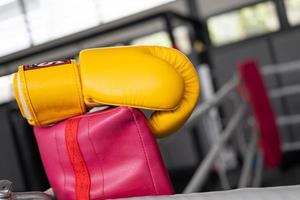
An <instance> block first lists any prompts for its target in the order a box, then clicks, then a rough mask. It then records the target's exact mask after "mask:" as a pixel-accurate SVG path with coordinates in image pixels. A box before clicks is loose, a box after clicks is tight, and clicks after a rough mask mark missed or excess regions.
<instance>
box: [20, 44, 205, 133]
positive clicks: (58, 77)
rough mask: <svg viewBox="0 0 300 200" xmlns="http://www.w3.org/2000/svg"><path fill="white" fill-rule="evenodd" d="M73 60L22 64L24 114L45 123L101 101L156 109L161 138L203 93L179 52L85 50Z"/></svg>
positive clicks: (153, 120) (145, 48)
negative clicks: (200, 92)
mask: <svg viewBox="0 0 300 200" xmlns="http://www.w3.org/2000/svg"><path fill="white" fill-rule="evenodd" d="M79 61H80V62H79V64H77V63H76V62H75V61H74V60H62V61H54V62H46V63H40V64H34V65H24V66H20V67H19V70H18V72H17V73H16V74H15V76H14V91H15V96H16V100H17V102H18V105H19V107H20V110H21V112H22V115H23V116H24V117H25V118H26V119H27V120H28V122H29V123H30V124H31V125H34V126H45V125H49V124H53V123H55V122H58V121H60V120H63V119H66V118H69V117H72V116H76V115H80V114H82V113H85V112H87V111H88V110H89V109H91V108H93V107H97V106H102V105H111V106H128V107H134V108H142V109H147V110H153V111H154V112H153V113H152V115H151V117H150V118H149V125H150V128H151V129H152V131H153V133H154V134H155V135H156V136H157V137H162V136H165V135H167V134H169V133H171V132H174V131H175V130H177V129H178V128H179V127H180V126H182V125H183V123H184V122H185V121H186V120H187V119H188V117H189V116H190V114H191V112H192V111H193V109H194V107H195V105H196V103H197V100H198V96H199V80H198V76H197V73H196V71H195V69H194V67H193V65H192V63H191V62H190V61H189V60H188V58H186V57H185V56H184V55H183V54H182V53H181V52H179V51H177V50H175V49H170V48H165V47H158V46H132V47H113V48H97V49H87V50H83V51H81V52H80V55H79Z"/></svg>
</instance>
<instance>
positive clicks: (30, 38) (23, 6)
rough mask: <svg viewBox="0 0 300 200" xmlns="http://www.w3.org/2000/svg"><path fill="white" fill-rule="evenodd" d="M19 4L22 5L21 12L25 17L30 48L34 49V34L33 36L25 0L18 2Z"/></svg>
mask: <svg viewBox="0 0 300 200" xmlns="http://www.w3.org/2000/svg"><path fill="white" fill-rule="evenodd" d="M18 3H19V5H20V8H21V12H22V14H23V16H24V23H25V26H26V30H27V34H28V38H29V42H30V46H31V47H32V46H33V45H34V44H33V38H32V34H31V32H32V31H31V28H30V25H29V20H28V16H27V11H26V6H25V2H24V0H18Z"/></svg>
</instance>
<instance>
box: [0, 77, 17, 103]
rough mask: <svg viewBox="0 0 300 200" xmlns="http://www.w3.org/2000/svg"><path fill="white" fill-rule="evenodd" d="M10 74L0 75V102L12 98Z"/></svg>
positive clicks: (5, 101)
mask: <svg viewBox="0 0 300 200" xmlns="http://www.w3.org/2000/svg"><path fill="white" fill-rule="evenodd" d="M12 78H13V76H12V75H7V76H1V77H0V91H1V95H0V104H2V103H7V102H9V101H11V100H13V99H14V92H13V84H12Z"/></svg>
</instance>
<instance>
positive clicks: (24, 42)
mask: <svg viewBox="0 0 300 200" xmlns="http://www.w3.org/2000/svg"><path fill="white" fill-rule="evenodd" d="M29 46H30V39H29V33H28V30H27V29H26V24H25V21H24V17H23V14H22V13H21V9H20V6H19V3H18V1H16V0H1V1H0V55H7V54H10V53H13V52H16V51H18V50H21V49H25V48H28V47H29Z"/></svg>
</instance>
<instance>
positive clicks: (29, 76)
mask: <svg viewBox="0 0 300 200" xmlns="http://www.w3.org/2000/svg"><path fill="white" fill-rule="evenodd" d="M18 78H19V80H20V83H19V84H18V80H17V79H18ZM20 87H21V88H20ZM14 90H15V96H16V99H17V102H18V105H19V107H20V108H21V111H22V115H23V116H25V117H26V118H27V120H28V122H29V123H30V124H31V125H34V126H41V125H49V124H51V123H54V122H57V121H60V120H63V119H66V118H69V117H71V116H75V115H79V114H82V113H84V112H85V111H86V109H85V105H84V103H83V97H82V92H81V85H80V78H79V74H78V67H77V65H76V63H75V61H72V62H71V63H70V64H64V65H58V66H55V67H44V68H39V69H32V70H26V71H24V68H23V66H21V67H19V70H18V73H17V75H15V78H14ZM20 92H21V93H20ZM21 96H23V97H22V98H23V103H22V98H21ZM24 104H26V105H24ZM26 110H27V113H28V114H29V116H28V114H27V116H26Z"/></svg>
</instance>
